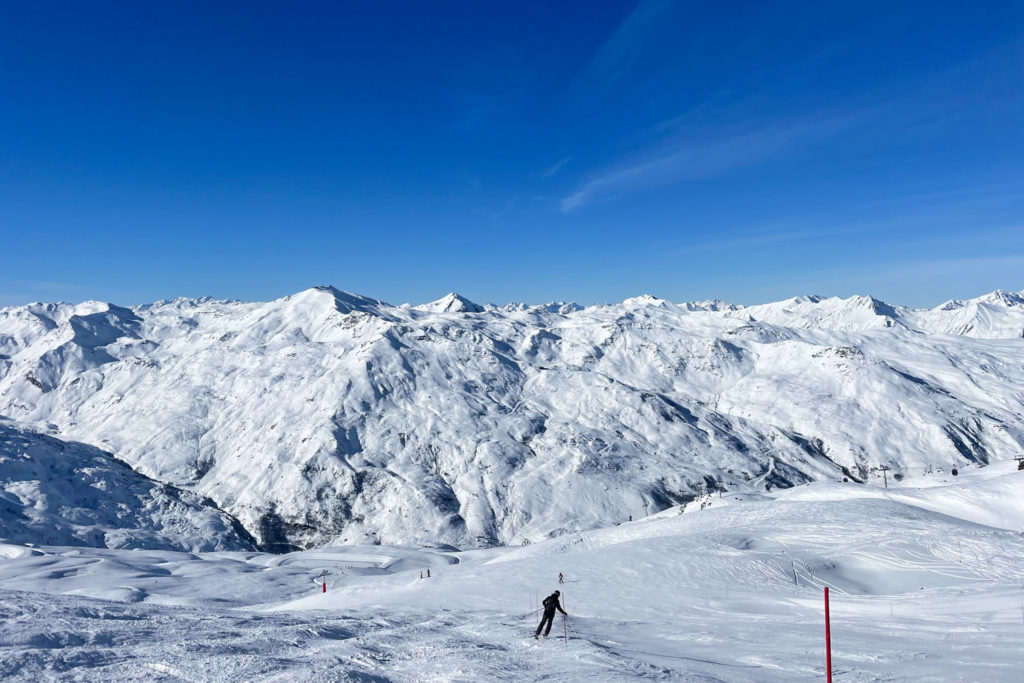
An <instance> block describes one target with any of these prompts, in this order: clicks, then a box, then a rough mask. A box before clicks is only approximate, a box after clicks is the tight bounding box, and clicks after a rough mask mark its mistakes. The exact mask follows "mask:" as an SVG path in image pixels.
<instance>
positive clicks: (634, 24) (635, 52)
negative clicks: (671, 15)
mask: <svg viewBox="0 0 1024 683" xmlns="http://www.w3.org/2000/svg"><path fill="white" fill-rule="evenodd" d="M673 4H674V3H673V0H645V1H644V2H641V3H640V4H639V5H637V7H636V9H634V10H633V11H632V12H631V13H630V15H629V16H628V17H626V18H625V20H623V22H622V23H621V24H619V26H618V28H617V29H616V30H615V33H613V34H612V37H611V38H609V39H608V40H607V41H605V43H604V45H602V46H601V49H600V50H598V51H597V53H596V54H595V55H594V57H593V59H591V60H590V64H589V65H588V66H587V68H586V69H585V70H584V72H583V77H584V79H585V80H590V79H600V80H602V81H603V82H604V83H606V84H610V83H613V82H615V81H617V80H619V79H620V78H622V77H624V76H625V75H626V74H627V73H629V70H630V68H632V66H633V64H634V63H635V62H636V61H637V60H638V59H639V58H640V57H641V55H642V54H643V51H644V49H645V46H644V40H643V38H644V35H645V33H646V31H647V29H648V27H649V26H651V25H652V24H653V23H654V21H655V19H657V18H658V17H659V16H660V15H661V14H662V13H664V12H665V11H666V10H667V9H669V8H670V7H672V5H673Z"/></svg>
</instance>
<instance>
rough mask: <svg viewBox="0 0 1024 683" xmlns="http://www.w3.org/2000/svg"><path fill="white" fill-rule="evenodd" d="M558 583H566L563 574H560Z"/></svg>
mask: <svg viewBox="0 0 1024 683" xmlns="http://www.w3.org/2000/svg"><path fill="white" fill-rule="evenodd" d="M558 583H565V579H563V578H562V572H558Z"/></svg>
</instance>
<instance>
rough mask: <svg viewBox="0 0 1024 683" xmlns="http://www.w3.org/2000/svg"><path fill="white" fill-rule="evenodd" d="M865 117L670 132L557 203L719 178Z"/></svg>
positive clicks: (566, 205)
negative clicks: (705, 132) (714, 132)
mask: <svg viewBox="0 0 1024 683" xmlns="http://www.w3.org/2000/svg"><path fill="white" fill-rule="evenodd" d="M869 116H870V112H867V111H863V112H857V113H853V114H825V115H818V116H812V117H805V118H801V119H797V120H793V121H788V122H783V123H775V124H771V125H766V126H762V127H757V128H746V129H738V130H737V129H733V130H730V131H727V132H721V133H719V134H718V135H715V136H710V137H709V136H689V135H688V136H684V137H683V138H682V139H680V138H679V137H677V136H669V137H667V138H666V139H664V140H662V141H661V142H660V143H659V144H658V145H656V146H655V148H654V149H653V150H650V151H648V152H647V153H645V154H643V155H639V156H637V157H634V158H632V159H629V160H627V161H625V162H624V163H622V164H619V165H617V166H614V167H610V168H607V169H605V170H603V171H600V172H598V173H597V174H596V175H595V176H593V177H592V178H591V179H590V180H588V181H586V182H585V183H583V185H581V186H580V187H579V188H578V189H577V190H576V191H575V192H573V193H572V194H570V195H568V196H566V197H564V198H563V199H562V200H561V202H560V206H561V209H562V211H563V212H569V211H572V210H573V209H577V208H579V207H581V206H584V205H586V204H590V203H592V202H594V201H599V200H604V199H611V198H614V197H619V196H622V195H627V194H632V193H634V192H640V191H643V190H651V189H656V188H659V187H665V186H668V185H674V184H676V183H681V182H689V181H694V180H701V179H704V178H711V177H714V176H718V175H721V174H723V173H727V172H729V171H732V170H734V169H738V168H743V167H745V166H751V165H754V164H758V163H761V162H763V161H767V160H769V159H772V158H774V157H777V156H780V155H782V154H784V153H786V152H789V151H791V150H793V149H797V148H800V147H803V146H807V145H810V144H813V143H815V142H818V141H820V140H823V139H826V138H828V137H831V136H833V135H835V134H837V133H839V132H840V131H842V130H845V129H847V128H850V127H852V126H855V125H858V124H860V123H862V122H863V121H865V120H866V119H867V118H869ZM694 138H697V139H694Z"/></svg>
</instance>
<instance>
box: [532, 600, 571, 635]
mask: <svg viewBox="0 0 1024 683" xmlns="http://www.w3.org/2000/svg"><path fill="white" fill-rule="evenodd" d="M559 595H560V593H559V592H558V591H555V592H554V593H552V594H551V595H549V596H548V597H546V598H544V616H543V617H541V620H540V625H539V626H537V632H536V633H534V634H533V637H534V638H538V637H540V632H541V630H542V629H543V630H544V637H545V638H547V637H548V634H549V633H551V622H552V621H554V620H555V610H556V609H557V610H558V611H559V612H561V613H562V614H565V610H564V609H562V606H561V605H559V604H558V596H559ZM545 625H547V628H544V626H545Z"/></svg>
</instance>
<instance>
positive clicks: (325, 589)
mask: <svg viewBox="0 0 1024 683" xmlns="http://www.w3.org/2000/svg"><path fill="white" fill-rule="evenodd" d="M323 586H324V590H323V592H324V593H326V592H327V579H324V583H323Z"/></svg>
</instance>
